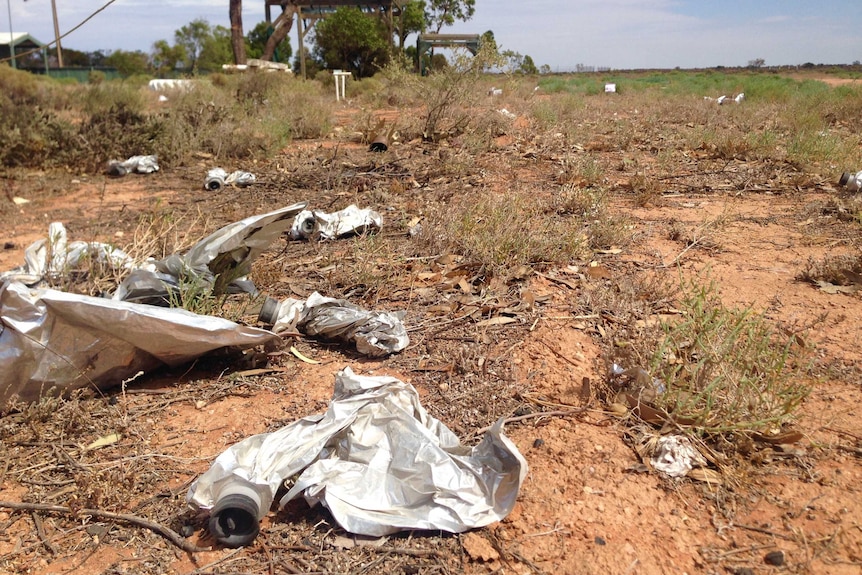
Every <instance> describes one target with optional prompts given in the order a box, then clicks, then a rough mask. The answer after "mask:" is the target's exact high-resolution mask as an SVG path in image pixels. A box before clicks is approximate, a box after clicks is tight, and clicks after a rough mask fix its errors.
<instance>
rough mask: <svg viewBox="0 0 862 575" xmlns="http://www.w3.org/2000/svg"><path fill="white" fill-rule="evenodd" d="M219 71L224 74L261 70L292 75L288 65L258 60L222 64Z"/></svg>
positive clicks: (251, 59)
mask: <svg viewBox="0 0 862 575" xmlns="http://www.w3.org/2000/svg"><path fill="white" fill-rule="evenodd" d="M221 69H222V70H224V71H225V72H246V71H249V70H251V71H256V70H262V71H264V72H287V73H288V74H293V70H292V69H291V68H290V66H289V65H287V64H284V63H282V62H270V61H268V60H260V59H258V58H249V59H248V60H246V63H245V64H222V66H221Z"/></svg>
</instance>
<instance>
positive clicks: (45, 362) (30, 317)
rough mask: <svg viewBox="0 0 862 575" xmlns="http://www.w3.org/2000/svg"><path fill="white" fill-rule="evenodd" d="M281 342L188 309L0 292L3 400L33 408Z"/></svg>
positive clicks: (9, 288) (14, 287)
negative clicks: (211, 355) (215, 355)
mask: <svg viewBox="0 0 862 575" xmlns="http://www.w3.org/2000/svg"><path fill="white" fill-rule="evenodd" d="M279 339H280V338H279V337H278V336H276V335H275V334H274V333H272V332H269V331H266V330H262V329H256V328H252V327H246V326H242V325H239V324H236V323H234V322H232V321H228V320H226V319H222V318H217V317H209V316H202V315H197V314H194V313H191V312H188V311H186V310H183V309H166V308H160V307H155V306H150V305H141V304H134V303H128V302H120V301H113V300H109V299H105V298H98V297H90V296H85V295H77V294H71V293H67V292H62V291H57V290H52V289H44V288H40V289H32V288H28V287H27V286H25V285H24V284H22V283H19V282H11V281H9V282H6V283H4V284H3V285H2V287H0V365H2V366H3V369H2V370H0V402H2V403H3V404H5V402H7V401H10V400H18V401H24V402H31V401H36V400H38V399H39V398H41V397H43V396H46V395H56V394H59V393H66V392H69V391H71V390H74V389H78V388H82V387H93V388H98V389H107V388H110V387H114V386H117V385H119V384H120V383H121V382H122V381H123V380H124V379H127V378H129V377H131V376H133V375H135V374H137V373H138V372H139V371H148V370H151V369H154V368H156V367H159V366H163V365H170V366H176V365H181V364H184V363H187V362H189V361H191V360H193V359H195V358H197V357H200V356H201V355H204V354H205V353H208V352H210V351H213V350H216V349H221V348H250V347H255V346H257V345H263V344H266V343H269V342H274V343H275V342H278V341H279Z"/></svg>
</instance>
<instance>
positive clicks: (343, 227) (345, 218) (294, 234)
mask: <svg viewBox="0 0 862 575" xmlns="http://www.w3.org/2000/svg"><path fill="white" fill-rule="evenodd" d="M382 227H383V218H382V217H381V216H380V214H379V213H377V212H375V211H374V210H371V209H368V208H364V209H360V208H358V207H356V206H355V205H353V204H351V205H349V206H347V207H346V208H344V209H343V210H339V211H337V212H332V213H330V214H328V213H326V212H322V211H320V210H314V211H313V212H312V211H310V210H303V211H302V212H300V213H298V214H297V215H296V218H295V219H294V221H293V226H291V228H290V237H291V239H294V240H307V239H310V238H312V237H315V236H318V235H319V237H320V239H322V240H334V239H338V238H343V237H346V236H351V235H359V234H364V233H366V232H369V233H370V232H377V231H380V228H382Z"/></svg>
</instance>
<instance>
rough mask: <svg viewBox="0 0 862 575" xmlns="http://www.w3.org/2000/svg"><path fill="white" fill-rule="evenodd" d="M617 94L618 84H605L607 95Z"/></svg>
mask: <svg viewBox="0 0 862 575" xmlns="http://www.w3.org/2000/svg"><path fill="white" fill-rule="evenodd" d="M616 93H617V85H616V84H605V94H616Z"/></svg>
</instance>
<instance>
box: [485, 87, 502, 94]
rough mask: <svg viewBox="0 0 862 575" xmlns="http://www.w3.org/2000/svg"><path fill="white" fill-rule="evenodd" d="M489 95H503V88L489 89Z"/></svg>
mask: <svg viewBox="0 0 862 575" xmlns="http://www.w3.org/2000/svg"><path fill="white" fill-rule="evenodd" d="M488 95H489V96H502V95H503V89H502V88H491V89H490V90H488Z"/></svg>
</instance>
